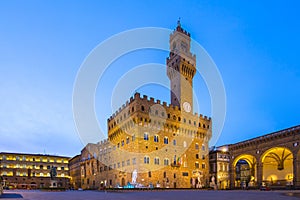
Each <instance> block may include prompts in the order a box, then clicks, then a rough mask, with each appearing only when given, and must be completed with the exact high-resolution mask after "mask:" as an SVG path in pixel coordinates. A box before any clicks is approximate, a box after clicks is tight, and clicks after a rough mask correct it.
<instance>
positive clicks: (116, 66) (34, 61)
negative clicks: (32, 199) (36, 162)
mask: <svg viewBox="0 0 300 200" xmlns="http://www.w3.org/2000/svg"><path fill="white" fill-rule="evenodd" d="M299 8H300V3H299V1H228V0H226V1H199V0H197V1H196V0H195V1H185V0H183V1H71V0H68V1H67V0H65V1H58V0H57V1H55V0H54V1H53V0H51V1H38V0H36V1H14V0H7V1H5V0H2V1H0V151H13V152H31V153H49V154H61V155H68V156H73V155H75V154H78V153H79V152H80V150H81V149H82V147H83V144H82V143H81V141H80V139H79V137H78V134H77V132H76V128H75V125H74V121H73V114H72V92H73V84H74V81H75V78H76V74H77V72H78V70H79V68H80V66H81V64H82V62H83V61H84V59H85V58H86V57H87V56H88V55H89V53H90V52H91V51H92V50H93V49H94V48H95V47H96V46H97V45H98V44H99V43H101V42H102V41H104V40H105V39H107V38H109V37H111V36H112V35H114V34H117V33H120V32H122V31H126V30H128V29H133V28H139V27H149V26H151V27H163V28H168V29H174V28H175V27H176V21H177V19H178V17H181V22H182V26H183V27H184V28H185V29H186V30H188V31H189V32H190V33H191V36H192V38H193V39H195V40H196V41H198V42H199V43H200V44H201V45H202V46H203V47H204V48H205V49H206V51H207V52H208V53H209V54H210V56H211V57H212V59H213V60H214V62H215V63H216V65H217V66H218V69H219V71H220V73H221V75H222V78H223V81H224V86H225V89H226V95H227V115H226V121H225V125H224V129H223V132H222V134H221V136H220V138H219V140H218V142H217V145H222V144H226V143H234V142H238V141H241V140H245V139H249V138H252V137H256V136H259V135H262V134H266V133H269V132H272V131H276V130H280V129H283V128H288V127H290V126H295V125H298V124H300V103H299V99H300V92H299V88H300V60H299V46H300V37H299V35H300V20H299V19H300V13H299ZM167 55H168V53H167V52H162V51H155V50H145V51H141V52H134V53H130V54H128V55H125V56H123V57H122V58H120V59H118V60H117V61H115V62H114V63H113V65H112V67H110V68H109V70H108V71H107V72H106V74H105V76H104V77H103V80H101V81H100V82H99V84H102V88H103V86H104V88H105V89H103V90H101V87H99V89H98V90H97V93H96V105H95V107H96V110H97V117H98V119H99V123H100V124H102V126H103V127H104V131H106V119H107V118H108V117H109V115H110V114H111V113H113V112H114V111H113V110H111V109H110V102H111V99H110V97H111V96H110V95H111V90H112V89H113V88H114V86H115V84H116V82H117V81H118V79H119V78H120V77H121V76H122V74H124V73H126V72H127V71H128V70H130V69H132V68H134V67H135V66H137V65H140V64H144V63H150V62H154V63H161V64H164V63H165V58H166V57H167ZM195 88H196V90H197V94H198V98H199V104H200V112H201V113H204V114H205V115H208V116H210V100H209V94H208V91H207V88H206V86H205V83H204V82H203V80H202V79H201V76H199V75H197V76H196V78H195ZM138 91H139V92H141V93H142V94H147V95H148V96H153V97H155V98H156V99H161V100H164V101H168V102H169V92H168V91H167V90H166V89H165V88H162V87H159V86H156V85H152V86H151V85H146V86H144V87H141V88H140V89H138ZM132 92H134V91H132ZM128 98H129V97H128ZM126 100H127V99H124V102H125V101H126ZM103 105H104V106H103ZM103 108H104V109H103Z"/></svg>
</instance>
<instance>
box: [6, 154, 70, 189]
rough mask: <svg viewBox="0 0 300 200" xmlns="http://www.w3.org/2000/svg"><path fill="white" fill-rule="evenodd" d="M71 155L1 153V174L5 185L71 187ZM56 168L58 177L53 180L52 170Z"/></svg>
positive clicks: (32, 187) (31, 187) (28, 187)
mask: <svg viewBox="0 0 300 200" xmlns="http://www.w3.org/2000/svg"><path fill="white" fill-rule="evenodd" d="M68 160H69V157H63V156H53V155H43V154H23V153H6V152H1V153H0V175H1V176H2V177H3V182H4V185H5V186H7V187H12V188H19V189H37V188H50V187H53V188H67V187H69V168H68ZM52 167H54V168H55V169H56V174H57V175H56V177H54V178H53V180H51V177H50V171H51V169H52Z"/></svg>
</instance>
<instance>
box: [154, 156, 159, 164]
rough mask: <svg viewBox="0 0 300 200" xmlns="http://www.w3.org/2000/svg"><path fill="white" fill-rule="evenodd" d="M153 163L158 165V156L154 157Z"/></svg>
mask: <svg viewBox="0 0 300 200" xmlns="http://www.w3.org/2000/svg"><path fill="white" fill-rule="evenodd" d="M154 165H159V158H158V157H155V158H154Z"/></svg>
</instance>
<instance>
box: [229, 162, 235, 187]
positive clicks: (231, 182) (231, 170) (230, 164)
mask: <svg viewBox="0 0 300 200" xmlns="http://www.w3.org/2000/svg"><path fill="white" fill-rule="evenodd" d="M234 171H235V169H234V166H233V163H231V162H230V163H229V180H230V189H233V188H234V179H235V177H234Z"/></svg>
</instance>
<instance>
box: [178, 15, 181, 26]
mask: <svg viewBox="0 0 300 200" xmlns="http://www.w3.org/2000/svg"><path fill="white" fill-rule="evenodd" d="M177 26H179V27H181V24H180V17H179V18H178V20H177Z"/></svg>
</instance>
